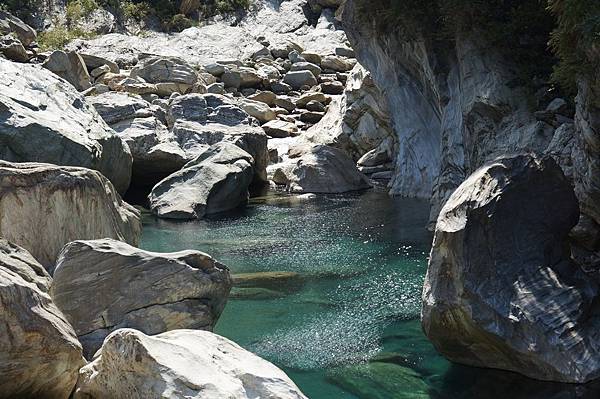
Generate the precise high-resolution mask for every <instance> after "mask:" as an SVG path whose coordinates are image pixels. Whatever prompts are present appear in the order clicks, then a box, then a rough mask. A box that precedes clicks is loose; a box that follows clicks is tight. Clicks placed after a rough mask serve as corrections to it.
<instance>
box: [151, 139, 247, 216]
mask: <svg viewBox="0 0 600 399" xmlns="http://www.w3.org/2000/svg"><path fill="white" fill-rule="evenodd" d="M253 163H254V159H253V158H252V156H251V155H250V154H248V153H247V152H246V151H244V150H242V149H241V148H239V147H238V146H236V145H234V144H230V143H227V142H221V143H218V144H216V145H214V146H212V147H210V148H208V149H207V150H206V151H205V152H204V153H202V154H201V155H199V156H198V157H197V158H196V159H194V160H193V161H191V162H189V163H188V164H186V165H185V166H184V168H183V169H182V170H180V171H178V172H175V173H173V174H172V175H170V176H169V177H167V178H165V179H164V180H162V181H161V182H160V183H158V184H157V185H156V186H155V187H154V188H153V189H152V192H151V193H150V195H149V196H148V198H149V201H150V209H151V210H152V212H153V213H154V214H156V215H157V216H159V217H162V218H169V219H201V218H203V217H204V216H205V215H211V214H215V213H219V212H224V211H227V210H231V209H234V208H237V207H239V206H240V205H243V204H245V203H246V202H247V201H248V196H249V194H248V187H249V186H250V183H251V182H252V178H253V174H254V171H253V166H252V165H253Z"/></svg>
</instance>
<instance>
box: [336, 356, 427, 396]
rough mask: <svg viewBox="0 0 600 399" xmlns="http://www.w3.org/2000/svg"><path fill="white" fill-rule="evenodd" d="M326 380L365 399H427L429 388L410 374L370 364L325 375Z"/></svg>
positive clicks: (404, 369) (394, 367)
mask: <svg viewBox="0 0 600 399" xmlns="http://www.w3.org/2000/svg"><path fill="white" fill-rule="evenodd" d="M327 379H328V380H329V381H331V382H332V383H334V384H335V385H338V386H340V387H341V388H343V389H344V390H346V391H348V392H350V393H352V394H354V395H357V396H358V397H359V398H369V399H429V398H430V395H429V390H430V389H429V387H428V386H427V384H426V383H425V382H424V381H423V377H422V376H421V375H419V373H417V372H416V371H414V370H411V369H409V368H407V367H403V366H399V365H396V364H391V363H382V362H373V363H369V364H362V365H357V366H349V367H344V368H342V369H337V370H334V371H332V372H329V374H328V375H327Z"/></svg>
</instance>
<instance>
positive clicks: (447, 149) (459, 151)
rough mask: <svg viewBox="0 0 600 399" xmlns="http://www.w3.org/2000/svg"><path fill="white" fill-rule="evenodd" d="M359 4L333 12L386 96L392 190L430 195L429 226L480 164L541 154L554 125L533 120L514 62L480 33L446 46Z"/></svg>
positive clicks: (357, 0)
mask: <svg viewBox="0 0 600 399" xmlns="http://www.w3.org/2000/svg"><path fill="white" fill-rule="evenodd" d="M364 4H365V3H364V0H347V1H346V3H345V4H344V6H343V7H342V8H340V9H339V10H338V18H339V19H340V20H341V21H342V24H343V26H344V29H345V30H346V34H347V35H348V38H349V40H350V42H351V44H352V46H353V47H354V49H355V51H356V54H357V58H358V60H359V62H361V64H363V65H364V66H365V67H366V68H367V69H368V70H369V71H370V72H371V73H372V74H373V77H374V80H375V82H376V83H377V85H378V86H379V88H380V90H381V91H382V93H383V95H384V97H385V98H386V99H387V102H388V108H389V109H390V113H391V119H392V123H393V128H394V130H395V133H396V135H397V138H398V152H397V157H396V166H395V173H394V178H393V182H392V187H391V193H392V194H395V195H403V196H409V197H420V198H431V203H432V211H431V219H430V220H431V221H432V222H433V221H435V218H436V217H437V214H438V213H439V210H440V208H441V205H442V204H443V203H444V202H445V200H446V199H447V198H448V197H449V195H450V194H451V193H452V191H454V189H455V188H456V187H457V186H458V185H459V184H460V183H461V182H462V181H463V180H464V179H465V177H466V176H468V175H469V174H470V173H471V172H473V171H474V170H475V169H476V168H477V167H479V166H481V165H482V164H483V163H484V162H485V161H487V160H490V159H494V158H496V157H497V156H499V155H502V154H507V153H515V152H519V151H534V152H540V153H541V152H544V151H545V150H546V148H547V146H548V145H549V144H550V142H551V140H552V137H553V135H554V128H553V127H552V126H550V125H549V124H547V123H545V122H542V121H538V120H536V118H535V117H534V115H533V110H532V109H531V104H529V101H528V90H526V89H525V88H524V87H522V86H521V85H519V84H516V83H515V82H516V74H515V70H516V68H515V65H513V64H512V63H511V60H509V59H507V58H505V57H503V56H502V55H501V54H499V53H498V52H497V51H495V50H494V48H493V47H492V46H489V45H488V44H487V43H485V42H484V41H483V40H482V39H481V37H482V35H479V34H478V33H477V32H471V33H469V34H458V33H457V34H456V35H455V37H453V38H452V40H448V41H445V42H443V43H441V44H440V43H439V42H437V43H436V42H432V41H430V40H426V39H425V38H423V37H419V36H418V35H416V36H415V37H411V38H410V39H407V38H406V37H404V36H402V34H401V30H400V29H395V28H394V27H382V25H381V24H377V23H376V21H375V19H374V17H373V15H365V13H364V12H363V10H364V7H363V6H364Z"/></svg>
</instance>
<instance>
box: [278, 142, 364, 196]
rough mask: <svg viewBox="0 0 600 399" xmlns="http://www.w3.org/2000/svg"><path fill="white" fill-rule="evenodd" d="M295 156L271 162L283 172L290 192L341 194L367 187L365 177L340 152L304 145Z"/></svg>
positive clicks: (325, 147) (329, 148)
mask: <svg viewBox="0 0 600 399" xmlns="http://www.w3.org/2000/svg"><path fill="white" fill-rule="evenodd" d="M294 151H296V152H298V154H297V155H298V156H297V157H294V158H291V159H289V160H288V161H287V162H285V163H284V164H278V165H274V167H275V168H276V169H281V171H282V172H283V173H284V174H285V175H286V177H287V181H288V189H289V190H290V191H293V192H308V193H344V192H348V191H357V190H364V189H367V188H370V187H371V186H370V184H369V182H368V179H367V178H366V177H365V175H363V174H362V173H360V172H359V171H358V169H357V168H356V165H355V164H354V162H353V161H352V159H350V158H349V157H348V155H346V154H345V153H344V152H343V151H341V150H339V149H337V148H334V147H329V146H325V145H316V146H310V145H304V146H303V148H299V149H296V150H294Z"/></svg>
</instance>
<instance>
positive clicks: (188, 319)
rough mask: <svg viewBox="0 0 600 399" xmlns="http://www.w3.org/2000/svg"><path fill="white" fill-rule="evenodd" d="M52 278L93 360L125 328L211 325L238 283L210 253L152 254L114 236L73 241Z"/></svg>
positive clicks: (209, 327) (153, 331)
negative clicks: (109, 337)
mask: <svg viewBox="0 0 600 399" xmlns="http://www.w3.org/2000/svg"><path fill="white" fill-rule="evenodd" d="M53 278H54V283H53V285H52V298H53V299H54V301H55V303H56V305H57V306H58V307H59V308H60V309H61V310H62V311H63V313H64V314H65V316H66V317H67V320H69V321H70V322H71V324H72V325H73V327H74V328H75V332H76V333H77V335H78V337H79V340H80V341H81V343H82V345H83V348H84V354H85V356H86V357H87V358H91V356H92V355H93V354H94V353H95V352H96V350H98V349H99V348H100V346H102V341H104V338H105V337H106V336H107V335H108V334H110V333H111V332H113V331H115V330H117V329H119V328H124V327H131V328H135V329H137V330H140V331H143V332H144V333H146V334H152V335H154V334H158V333H161V332H165V331H169V330H174V329H180V328H190V329H203V330H212V329H213V327H214V325H215V323H216V322H217V319H218V318H219V315H220V314H221V312H222V311H223V308H224V307H225V303H226V302H227V296H228V294H229V289H230V288H231V277H230V276H229V270H228V269H227V267H226V266H224V265H222V264H220V263H219V262H217V261H216V260H215V259H213V258H212V257H210V256H209V255H207V254H204V253H202V252H198V251H181V252H174V253H155V252H148V251H144V250H141V249H138V248H135V247H132V246H131V245H128V244H125V243H123V242H120V241H116V240H112V239H101V240H92V241H74V242H71V243H69V244H67V245H66V246H65V247H64V248H63V250H62V252H61V253H60V256H59V258H58V260H57V263H56V269H55V270H54V273H53Z"/></svg>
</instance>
